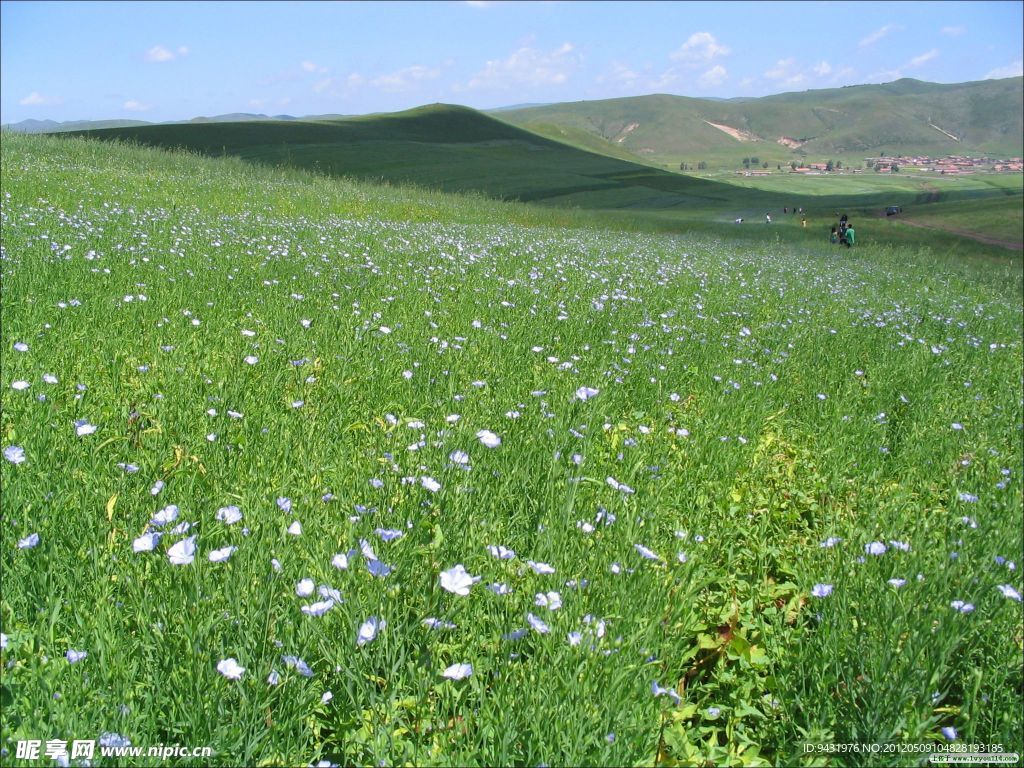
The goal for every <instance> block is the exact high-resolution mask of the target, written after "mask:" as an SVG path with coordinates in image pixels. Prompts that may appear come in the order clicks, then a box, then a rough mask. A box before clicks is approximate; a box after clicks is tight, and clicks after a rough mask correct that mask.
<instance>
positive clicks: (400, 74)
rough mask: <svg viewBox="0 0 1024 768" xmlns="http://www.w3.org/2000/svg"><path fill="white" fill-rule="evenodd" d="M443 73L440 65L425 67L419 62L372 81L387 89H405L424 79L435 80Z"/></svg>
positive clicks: (371, 82)
mask: <svg viewBox="0 0 1024 768" xmlns="http://www.w3.org/2000/svg"><path fill="white" fill-rule="evenodd" d="M440 74H441V70H440V69H439V68H438V67H424V66H421V65H419V64H417V65H414V66H411V67H405V68H403V69H399V70H398V71H397V72H390V73H388V74H386V75H379V76H378V77H375V78H374V79H373V80H371V81H370V84H371V85H375V86H377V87H378V88H381V89H383V90H385V91H405V90H408V89H409V88H411V87H413V86H414V85H415V84H416V83H419V82H422V81H424V80H434V79H435V78H437V77H438V76H439V75H440Z"/></svg>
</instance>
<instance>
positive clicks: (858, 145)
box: [500, 77, 1024, 166]
mask: <svg viewBox="0 0 1024 768" xmlns="http://www.w3.org/2000/svg"><path fill="white" fill-rule="evenodd" d="M1022 83H1024V79H1022V78H1020V77H1015V78H1007V79H1003V80H985V81H980V82H973V83H958V84H953V85H940V84H937V83H925V82H921V81H919V80H911V79H903V80H897V81H896V82H893V83H886V84H882V85H858V86H850V87H846V88H834V89H827V90H814V91H804V92H802V93H784V94H778V95H775V96H765V97H762V98H756V99H729V100H711V99H695V98H688V97H684V96H670V95H653V96H637V97H632V98H622V99H606V100H601V101H583V102H572V103H565V104H553V105H548V106H542V107H532V108H529V109H519V110H508V111H504V112H501V113H500V119H502V120H505V121H507V122H509V123H511V124H513V125H518V126H521V127H523V128H528V129H529V130H532V131H536V132H538V133H541V134H543V135H546V136H552V137H557V136H560V135H561V136H563V137H564V139H565V140H567V141H572V136H573V134H574V133H578V132H585V133H586V134H588V135H589V136H591V137H593V138H594V139H596V140H598V144H596V145H595V144H593V143H592V144H591V145H590V147H591V148H596V147H598V146H601V145H603V146H605V147H606V148H608V150H612V149H614V150H615V151H616V153H617V154H620V153H621V151H622V150H627V151H629V152H632V153H634V154H636V155H638V156H640V157H643V158H644V159H645V160H646V161H647V162H659V163H666V164H671V165H673V166H676V165H678V163H680V162H681V161H687V160H688V161H691V162H695V161H697V160H699V159H702V158H717V157H721V156H723V155H729V156H730V157H732V156H735V157H737V158H739V157H742V156H750V155H754V156H759V157H761V158H762V159H770V162H772V163H776V162H788V161H789V160H791V159H799V158H800V157H802V156H809V157H844V156H846V157H856V158H860V157H862V156H863V155H866V154H877V153H881V152H886V153H888V154H896V153H929V154H937V155H944V154H947V153H967V152H970V153H994V154H1000V155H1014V156H1019V155H1021V154H1022V153H1024V138H1022V133H1024V122H1022V113H1024V96H1022V93H1024V91H1022Z"/></svg>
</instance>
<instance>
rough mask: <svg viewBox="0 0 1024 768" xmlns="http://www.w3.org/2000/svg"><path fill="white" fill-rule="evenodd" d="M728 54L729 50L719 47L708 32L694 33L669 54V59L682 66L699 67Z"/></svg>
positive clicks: (722, 46)
mask: <svg viewBox="0 0 1024 768" xmlns="http://www.w3.org/2000/svg"><path fill="white" fill-rule="evenodd" d="M728 53H729V49H728V48H726V47H725V46H724V45H720V44H719V42H718V41H717V40H716V39H715V36H714V35H712V34H711V33H710V32H694V33H693V34H692V35H690V36H689V37H688V38H687V40H686V42H685V43H683V44H682V45H681V46H679V48H678V49H676V50H675V51H673V52H672V53H671V54H669V58H670V59H672V61H678V62H682V63H683V64H692V65H694V66H700V65H701V64H708V63H710V62H711V61H713V60H714V59H717V58H718V57H719V56H725V55H726V54H728Z"/></svg>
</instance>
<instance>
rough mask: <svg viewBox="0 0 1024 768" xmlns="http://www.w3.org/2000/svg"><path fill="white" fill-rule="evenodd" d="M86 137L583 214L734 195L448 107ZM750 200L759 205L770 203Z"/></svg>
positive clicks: (718, 203)
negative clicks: (478, 195) (472, 194)
mask: <svg viewBox="0 0 1024 768" xmlns="http://www.w3.org/2000/svg"><path fill="white" fill-rule="evenodd" d="M79 135H84V136H91V137H94V138H100V139H105V140H121V141H129V142H137V143H140V144H145V145H150V146H159V147H165V148H182V149H187V150H191V151H195V152H199V153H202V154H205V155H213V156H223V155H233V156H237V157H240V158H242V159H244V160H249V161H254V162H260V163H264V164H270V165H287V166H290V167H297V168H304V169H308V170H314V171H317V172H320V173H323V174H327V175H331V176H351V177H356V178H363V179H372V180H378V181H380V180H382V181H386V182H391V183H411V184H416V185H418V186H423V187H429V188H434V189H440V190H443V191H456V192H480V193H483V194H486V195H488V196H490V197H495V198H499V199H504V200H520V201H527V202H543V203H548V204H554V205H566V206H570V207H581V208H601V209H614V208H643V209H659V210H663V209H674V208H679V207H713V208H721V207H723V206H724V205H728V204H729V201H730V199H731V198H732V197H733V196H734V195H735V194H736V190H735V189H734V188H733V187H731V186H729V185H726V184H721V183H717V182H713V181H708V180H704V179H695V178H690V177H684V176H680V175H678V174H673V173H667V172H665V171H662V170H657V169H653V168H650V167H647V166H644V165H641V164H638V163H635V162H630V161H628V160H625V159H619V158H612V157H608V156H606V155H602V154H597V153H595V152H588V151H584V150H583V149H580V148H578V147H574V146H569V145H568V144H565V143H562V142H560V141H555V140H552V139H549V138H545V137H543V136H539V135H537V134H535V133H532V132H530V131H527V130H524V129H522V128H518V127H516V126H513V125H510V124H508V123H506V122H503V121H500V120H497V119H495V118H493V117H490V116H488V115H485V114H483V113H481V112H477V111H476V110H472V109H469V108H467V107H459V106H450V105H443V104H434V105H430V106H425V107H419V108H417V109H413V110H409V111H407V112H400V113H395V114H383V115H369V116H365V117H357V118H349V119H340V120H290V121H270V120H267V121H258V120H249V121H245V122H225V123H185V124H176V125H147V126H139V127H132V128H117V129H110V130H99V131H83V132H80V134H79ZM577 138H580V137H577ZM582 138H586V136H585V135H584V136H583V137H582ZM621 154H622V155H623V157H628V153H626V152H623V153H621ZM745 194H746V196H747V197H749V198H750V199H751V201H752V202H753V203H754V204H757V205H761V204H762V202H763V203H764V204H767V203H768V201H769V200H771V199H772V196H771V195H768V194H763V193H760V192H758V191H752V192H749V193H745Z"/></svg>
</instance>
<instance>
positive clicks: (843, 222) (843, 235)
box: [828, 213, 857, 248]
mask: <svg viewBox="0 0 1024 768" xmlns="http://www.w3.org/2000/svg"><path fill="white" fill-rule="evenodd" d="M856 235H857V233H856V232H855V231H854V229H853V224H851V223H850V220H849V219H848V218H847V217H846V214H845V213H844V214H843V215H842V216H841V217H840V218H839V224H838V226H836V225H833V226H832V232H831V233H830V234H829V236H828V241H829V242H830V243H832V245H836V244H837V243H838V244H839V245H845V246H846V247H847V248H852V247H853V244H854V242H856Z"/></svg>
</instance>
